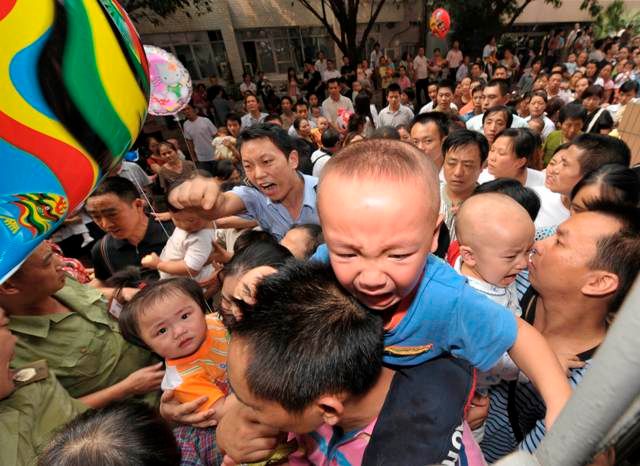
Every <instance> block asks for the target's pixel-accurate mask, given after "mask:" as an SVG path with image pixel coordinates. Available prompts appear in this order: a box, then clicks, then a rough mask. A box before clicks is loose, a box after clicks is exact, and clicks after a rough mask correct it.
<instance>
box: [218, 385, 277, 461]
mask: <svg viewBox="0 0 640 466" xmlns="http://www.w3.org/2000/svg"><path fill="white" fill-rule="evenodd" d="M225 411H226V412H225V415H224V417H223V418H222V419H221V420H220V424H219V425H218V428H217V429H216V442H217V444H218V448H220V450H221V451H222V452H224V453H226V455H227V457H225V463H224V464H229V465H231V464H233V462H232V461H230V460H233V461H235V462H236V463H254V462H257V461H261V460H264V459H265V458H268V457H269V456H271V454H272V453H273V451H274V450H275V448H276V446H277V445H278V431H277V430H276V429H273V428H272V427H268V426H265V425H262V424H259V423H258V422H257V420H256V418H255V415H254V412H253V410H252V409H251V408H248V407H247V406H245V405H243V404H242V403H240V402H239V401H238V400H237V398H236V397H235V396H233V395H230V396H228V397H227V399H226V400H225Z"/></svg>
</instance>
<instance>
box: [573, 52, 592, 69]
mask: <svg viewBox="0 0 640 466" xmlns="http://www.w3.org/2000/svg"><path fill="white" fill-rule="evenodd" d="M588 57H589V56H588V55H587V53H586V52H580V54H579V55H578V58H577V60H576V63H577V64H578V66H584V64H585V63H587V58H588Z"/></svg>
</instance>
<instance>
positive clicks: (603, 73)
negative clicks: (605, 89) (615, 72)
mask: <svg viewBox="0 0 640 466" xmlns="http://www.w3.org/2000/svg"><path fill="white" fill-rule="evenodd" d="M611 71H612V67H611V65H605V66H603V67H602V69H601V70H600V77H601V78H602V79H610V78H611Z"/></svg>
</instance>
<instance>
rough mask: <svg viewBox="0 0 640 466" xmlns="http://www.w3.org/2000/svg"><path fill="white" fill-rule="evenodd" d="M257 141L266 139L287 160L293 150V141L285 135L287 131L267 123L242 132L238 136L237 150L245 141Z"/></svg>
mask: <svg viewBox="0 0 640 466" xmlns="http://www.w3.org/2000/svg"><path fill="white" fill-rule="evenodd" d="M257 139H268V140H270V141H271V142H272V143H273V145H274V146H276V147H277V148H278V149H279V150H280V151H281V152H282V153H283V154H284V156H285V157H286V158H287V159H288V158H289V154H290V153H291V151H292V150H294V149H295V146H294V144H293V141H292V140H291V138H290V137H289V135H288V134H287V131H286V130H284V129H282V128H281V127H280V126H278V125H273V124H269V123H260V124H257V125H253V126H252V127H250V128H246V129H245V130H243V131H242V132H241V133H240V135H239V136H238V143H237V145H238V149H241V148H242V144H244V143H245V142H247V141H255V140H257Z"/></svg>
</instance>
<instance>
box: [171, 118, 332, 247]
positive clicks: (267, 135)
mask: <svg viewBox="0 0 640 466" xmlns="http://www.w3.org/2000/svg"><path fill="white" fill-rule="evenodd" d="M238 147H239V148H240V156H241V158H242V165H243V167H244V170H245V173H246V176H247V179H248V180H249V183H250V184H251V186H238V187H236V188H234V189H233V190H232V191H229V192H225V193H223V192H222V191H221V189H220V184H219V183H218V182H217V181H215V180H213V179H211V178H204V177H196V178H194V179H192V180H188V181H185V182H184V183H182V184H181V185H180V186H178V187H177V188H176V189H174V190H173V191H172V192H171V194H170V195H169V201H170V202H171V203H172V204H173V205H175V206H176V207H178V208H184V207H202V208H204V214H205V215H207V216H208V217H209V218H212V219H217V218H222V217H228V216H231V215H236V214H239V213H246V214H248V216H249V217H251V218H253V219H255V220H256V221H257V222H258V223H259V224H260V226H261V227H262V229H263V230H265V231H268V232H269V233H271V234H273V235H274V236H275V237H276V238H277V239H278V240H280V239H282V237H283V236H284V235H285V233H286V232H287V231H288V230H289V229H290V228H291V227H292V226H293V225H297V224H302V223H313V224H319V219H318V213H317V210H316V190H315V188H316V184H317V183H318V179H317V178H315V177H312V176H307V175H302V174H301V173H299V172H298V171H297V168H298V152H297V151H296V150H295V148H294V146H293V142H292V140H291V138H289V136H288V135H287V133H286V131H285V130H283V129H282V128H280V127H278V126H276V125H269V124H260V125H256V126H253V127H252V128H248V129H246V130H244V131H243V132H242V133H241V134H240V136H239V137H238Z"/></svg>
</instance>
